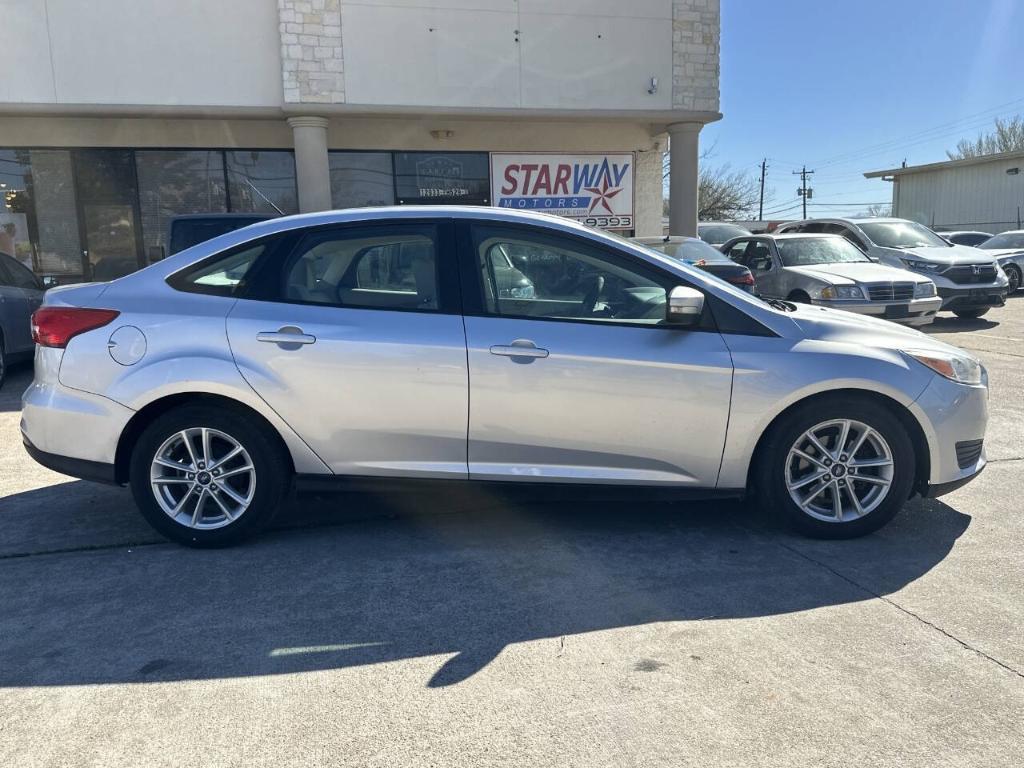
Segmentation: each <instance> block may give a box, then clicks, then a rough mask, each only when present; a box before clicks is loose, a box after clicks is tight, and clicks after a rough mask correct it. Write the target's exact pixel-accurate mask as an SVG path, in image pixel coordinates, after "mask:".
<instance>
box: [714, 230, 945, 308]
mask: <svg viewBox="0 0 1024 768" xmlns="http://www.w3.org/2000/svg"><path fill="white" fill-rule="evenodd" d="M722 252H723V253H725V254H726V255H727V256H728V257H729V258H731V259H732V260H733V261H735V262H738V263H739V264H743V265H744V266H746V267H748V268H749V269H750V271H751V273H753V275H754V285H755V289H756V290H757V292H758V293H759V294H760V295H761V296H765V297H768V298H777V299H788V300H789V301H796V302H801V303H803V304H818V305H820V306H824V307H833V308H835V309H843V310H846V311H847V312H856V313H858V314H863V315H875V316H877V317H883V318H885V319H887V320H893V321H895V322H897V323H901V324H903V325H911V326H922V325H927V324H928V323H931V322H932V321H933V320H934V319H935V313H936V312H938V311H939V309H941V307H942V299H941V298H940V297H939V296H938V295H936V290H935V283H933V282H932V281H931V280H929V279H928V278H927V277H923V276H921V275H918V274H915V273H913V272H910V271H908V270H905V269H897V268H896V267H889V266H886V265H884V264H879V263H877V262H876V261H874V260H873V259H871V258H870V257H868V256H867V255H866V254H865V253H864V252H863V251H862V250H860V249H859V248H857V247H856V246H855V245H853V244H852V243H850V242H849V241H847V240H846V239H845V238H843V237H841V236H839V235H825V234H820V235H819V234H813V235H812V234H783V235H749V236H746V237H737V238H733V239H732V240H730V241H729V242H727V243H725V244H723V245H722Z"/></svg>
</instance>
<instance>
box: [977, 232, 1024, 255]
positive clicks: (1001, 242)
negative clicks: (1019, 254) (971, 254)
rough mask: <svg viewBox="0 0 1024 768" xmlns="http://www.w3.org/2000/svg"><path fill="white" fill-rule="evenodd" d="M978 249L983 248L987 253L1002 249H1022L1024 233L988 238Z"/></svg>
mask: <svg viewBox="0 0 1024 768" xmlns="http://www.w3.org/2000/svg"><path fill="white" fill-rule="evenodd" d="M978 247H979V248H984V249H985V250H987V251H995V250H999V249H1002V248H1022V249H1024V232H1004V233H1003V234H1001V235H996V236H995V237H991V238H989V239H988V240H986V241H985V242H984V243H982V244H981V245H979V246H978Z"/></svg>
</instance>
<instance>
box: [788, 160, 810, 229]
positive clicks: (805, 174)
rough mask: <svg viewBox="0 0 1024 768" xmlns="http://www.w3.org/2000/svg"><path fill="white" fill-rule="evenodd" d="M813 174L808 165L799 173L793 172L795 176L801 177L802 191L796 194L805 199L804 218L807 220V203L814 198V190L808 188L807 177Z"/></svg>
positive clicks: (799, 190)
mask: <svg viewBox="0 0 1024 768" xmlns="http://www.w3.org/2000/svg"><path fill="white" fill-rule="evenodd" d="M812 173H814V171H808V170H807V166H806V165H805V166H804V167H803V168H801V169H800V170H799V171H793V174H794V175H799V176H800V189H798V190H797V191H796V193H797V194H798V195H799V196H800V197H802V198H803V199H804V218H805V219H806V218H807V201H808V199H810V198H812V197H814V190H813V189H810V188H808V186H807V177H808V176H810V175H811V174H812Z"/></svg>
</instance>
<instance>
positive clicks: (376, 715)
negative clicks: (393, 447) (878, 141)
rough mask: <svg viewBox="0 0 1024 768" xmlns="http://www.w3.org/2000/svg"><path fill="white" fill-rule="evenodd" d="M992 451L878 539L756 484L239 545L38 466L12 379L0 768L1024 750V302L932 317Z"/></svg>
mask: <svg viewBox="0 0 1024 768" xmlns="http://www.w3.org/2000/svg"><path fill="white" fill-rule="evenodd" d="M928 332H929V333H935V334H941V335H942V337H943V338H944V339H946V340H947V341H949V342H951V343H953V344H956V345H958V346H961V347H964V348H966V349H969V350H971V351H972V352H974V353H976V354H977V355H979V356H980V357H981V359H982V360H983V361H984V362H985V364H986V365H987V366H988V368H989V372H990V377H991V401H990V406H991V422H990V426H989V434H988V437H987V440H986V445H987V451H988V457H989V461H990V465H989V467H988V468H987V469H986V470H985V472H984V473H983V475H982V476H981V477H980V478H979V479H978V480H977V481H976V482H974V483H972V484H970V485H968V486H966V487H964V488H963V489H961V490H959V491H957V492H956V493H954V494H951V495H949V496H946V497H943V498H942V499H938V500H920V499H917V500H914V501H912V502H911V503H910V504H909V505H908V506H907V508H906V509H905V510H904V512H903V513H901V514H900V515H899V516H898V517H897V518H896V520H895V521H894V522H893V523H892V524H891V525H889V526H888V527H887V528H885V529H883V530H882V531H881V532H879V533H877V534H874V535H872V536H869V537H867V538H864V539H860V540H855V541H846V542H820V541H811V540H807V539H802V538H798V537H795V536H792V535H790V534H788V533H785V532H781V531H779V530H776V529H774V528H772V527H770V526H767V525H765V524H764V523H763V522H762V521H761V519H760V518H759V516H758V514H757V511H756V509H754V508H753V507H752V506H748V505H738V504H723V503H715V504H701V505H694V504H687V505H684V504H675V503H664V502H662V503H653V502H649V501H642V500H637V499H630V498H628V497H625V498H619V499H602V498H593V497H591V498H586V499H577V500H574V501H571V502H567V501H565V500H564V499H558V500H554V499H550V498H544V497H543V496H522V495H516V496H509V495H507V494H500V495H499V494H497V493H496V492H492V491H480V490H474V491H468V490H459V489H456V488H453V489H451V491H449V492H445V493H430V494H426V493H424V494H396V495H394V496H366V495H342V496H336V497H332V498H329V499H305V498H303V499H299V500H298V501H296V502H294V503H293V504H292V505H291V507H290V508H289V509H288V510H287V511H286V512H285V513H283V514H282V515H281V516H280V518H279V523H278V526H277V530H275V531H272V532H269V533H267V534H266V535H264V536H263V537H261V538H260V539H258V540H257V541H255V542H252V543H250V544H247V545H245V546H241V547H238V548H235V549H230V550H224V551H191V550H187V549H183V548H180V547H177V546H174V545H171V544H167V543H164V542H162V541H161V540H160V539H159V538H158V537H157V536H156V535H155V534H153V533H152V532H151V531H150V529H149V528H148V527H147V526H146V525H145V524H144V523H143V521H142V520H141V518H140V517H139V516H138V514H137V512H136V511H135V508H134V505H133V503H132V501H131V497H130V495H129V492H128V491H127V490H126V489H119V488H107V487H103V486H97V485H91V484H88V483H84V482H80V481H75V480H72V479H70V478H67V477H64V476H61V475H58V474H55V473H52V472H49V471H47V470H45V469H42V468H41V467H39V466H37V465H36V464H35V463H34V462H32V461H31V459H29V458H28V456H27V455H26V454H25V452H24V450H23V449H22V446H21V441H20V437H19V434H18V419H19V412H18V408H19V405H18V401H19V397H20V393H21V391H22V390H23V389H24V387H25V386H26V385H27V383H28V381H29V380H30V378H31V373H30V371H28V370H27V369H26V368H22V369H20V370H14V371H12V376H11V379H10V380H9V381H8V383H7V384H6V385H5V387H4V388H3V390H2V391H0V531H2V534H0V608H2V610H0V764H2V765H5V766H44V765H46V766H49V765H74V766H85V765H96V766H120V765H123V766H129V765H130V766H139V765H167V766H171V765H174V766H179V765H204V766H221V765H223V766H256V765H272V766H307V765H314V764H332V765H366V766H373V765H380V766H393V765H438V766H440V765H443V766H463V765H464V766H481V765H508V766H524V765H579V766H623V765H658V764H665V765H673V766H691V765H692V766H717V765H723V766H733V765H759V766H782V765H822V766H833V765H835V766H839V765H844V766H845V765H859V766H862V765H871V766H901V767H905V766H929V767H931V766H936V765H943V766H981V765H983V766H1020V765H1021V764H1024V643H1022V642H1021V636H1022V635H1021V627H1022V626H1024V574H1022V567H1021V563H1022V560H1021V546H1022V543H1024V514H1022V510H1024V502H1022V500H1021V488H1022V487H1024V373H1022V371H1024V297H1017V298H1013V299H1011V300H1010V302H1009V304H1008V306H1007V307H1005V308H1002V309H999V310H995V311H993V312H991V313H990V314H989V315H987V316H986V317H984V318H981V319H979V320H975V321H961V320H957V319H955V318H952V317H949V318H947V317H945V316H944V317H943V318H941V319H940V320H939V321H937V322H936V323H935V325H934V326H933V327H931V328H930V329H928Z"/></svg>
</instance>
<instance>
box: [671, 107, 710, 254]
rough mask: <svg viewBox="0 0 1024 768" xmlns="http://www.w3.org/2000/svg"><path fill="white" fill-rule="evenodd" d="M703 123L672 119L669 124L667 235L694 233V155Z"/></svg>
mask: <svg viewBox="0 0 1024 768" xmlns="http://www.w3.org/2000/svg"><path fill="white" fill-rule="evenodd" d="M703 127H704V125H703V124H702V123H673V124H672V125H670V126H669V127H668V137H669V162H670V168H669V182H668V193H669V200H668V231H669V234H670V235H687V236H689V237H696V236H697V156H698V154H699V151H698V146H699V143H700V142H699V138H700V129H701V128H703Z"/></svg>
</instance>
